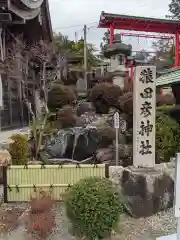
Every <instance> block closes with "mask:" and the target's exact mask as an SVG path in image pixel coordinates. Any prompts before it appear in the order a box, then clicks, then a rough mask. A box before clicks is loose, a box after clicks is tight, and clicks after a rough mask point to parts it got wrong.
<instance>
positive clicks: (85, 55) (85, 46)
mask: <svg viewBox="0 0 180 240" xmlns="http://www.w3.org/2000/svg"><path fill="white" fill-rule="evenodd" d="M84 81H85V82H86V88H87V26H86V25H84Z"/></svg>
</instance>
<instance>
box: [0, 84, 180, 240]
mask: <svg viewBox="0 0 180 240" xmlns="http://www.w3.org/2000/svg"><path fill="white" fill-rule="evenodd" d="M167 98H168V101H167ZM132 102H133V101H132V93H130V92H125V91H122V90H121V89H120V87H119V86H116V85H114V84H112V83H111V82H110V81H108V82H100V83H97V84H96V85H95V86H94V87H93V88H92V89H90V91H88V93H87V94H85V96H84V97H83V98H82V97H79V96H78V93H76V91H75V90H74V88H73V87H71V86H69V85H65V84H62V83H61V82H58V81H57V82H56V83H53V86H52V88H51V90H50V91H49V92H48V109H49V111H48V112H43V111H42V112H41V115H40V116H33V118H32V123H31V125H30V131H29V134H28V136H25V135H22V134H16V135H13V136H12V137H11V141H10V142H9V144H8V145H9V146H8V149H7V150H4V149H2V150H1V152H2V153H1V156H2V157H1V159H0V160H1V164H3V165H6V164H7V160H8V164H12V165H25V166H27V165H28V164H44V165H46V164H48V165H49V164H101V163H102V164H103V163H106V164H109V179H106V178H105V179H104V178H103V179H101V178H98V177H90V178H86V179H82V180H80V181H79V182H78V183H76V184H75V185H73V186H71V187H70V188H68V189H67V191H66V192H65V194H64V196H63V200H62V202H60V203H57V202H54V200H53V199H52V197H51V195H50V194H49V192H45V191H43V190H39V191H37V192H36V193H33V194H32V195H31V196H29V202H28V203H25V204H24V203H23V204H20V203H18V204H17V203H16V204H2V206H1V218H0V230H1V235H2V238H0V239H9V240H10V239H12V238H14V239H16V238H18V239H22V240H23V239H51V240H56V239H62V240H71V239H87V240H96V239H98V240H99V239H106V240H107V239H112V240H116V239H122V240H123V239H124V240H125V239H133V240H134V239H150V240H153V239H156V237H157V236H160V235H163V234H167V233H173V232H174V231H175V220H174V218H173V214H172V209H171V208H172V206H173V196H174V179H173V178H174V175H173V174H174V160H173V159H174V157H175V154H176V152H178V151H179V140H180V127H179V123H178V121H176V119H175V118H172V117H170V114H169V112H170V110H171V111H172V109H173V105H172V104H174V100H173V98H172V97H171V98H170V97H169V96H164V97H161V96H158V97H157V114H156V115H157V116H156V164H157V165H156V167H155V169H154V170H148V171H146V172H144V171H142V170H141V169H139V171H134V169H133V167H132V165H133V153H132V128H133V111H132V109H133V106H132V105H133V104H132ZM169 105H170V106H169ZM115 111H118V112H119V114H120V129H119V165H118V166H115V129H114V127H113V115H114V112H115ZM144 161H146V159H144ZM1 182H2V183H3V178H2V176H1ZM158 224H159V225H158ZM130 226H131V227H130ZM157 226H158V229H157Z"/></svg>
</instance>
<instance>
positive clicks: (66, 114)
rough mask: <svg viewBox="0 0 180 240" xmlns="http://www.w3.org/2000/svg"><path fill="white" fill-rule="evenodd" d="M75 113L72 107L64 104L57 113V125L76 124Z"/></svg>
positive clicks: (64, 126) (69, 125)
mask: <svg viewBox="0 0 180 240" xmlns="http://www.w3.org/2000/svg"><path fill="white" fill-rule="evenodd" d="M76 119H77V115H76V112H75V111H74V109H73V107H71V106H69V105H66V106H64V107H62V108H61V109H60V110H59V111H58V113H57V120H58V121H57V122H58V126H59V125H60V127H61V128H69V127H74V126H75V125H76Z"/></svg>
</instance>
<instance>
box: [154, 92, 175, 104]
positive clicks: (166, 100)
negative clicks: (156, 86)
mask: <svg viewBox="0 0 180 240" xmlns="http://www.w3.org/2000/svg"><path fill="white" fill-rule="evenodd" d="M173 104H175V98H174V96H173V94H164V95H162V94H157V95H156V105H157V106H164V105H165V106H167V105H169V106H171V105H173Z"/></svg>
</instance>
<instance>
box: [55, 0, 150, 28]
mask: <svg viewBox="0 0 180 240" xmlns="http://www.w3.org/2000/svg"><path fill="white" fill-rule="evenodd" d="M151 2H152V0H150V1H148V2H147V3H144V4H142V5H140V6H138V7H137V8H141V7H144V6H147V5H148V4H149V3H151ZM134 10H136V9H131V10H129V11H134ZM124 14H128V12H124V13H122V15H124ZM90 24H98V22H97V21H96V22H90V23H85V25H90ZM82 26H84V24H78V25H70V26H64V27H57V28H54V29H53V30H54V31H55V30H61V29H68V28H75V27H82Z"/></svg>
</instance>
